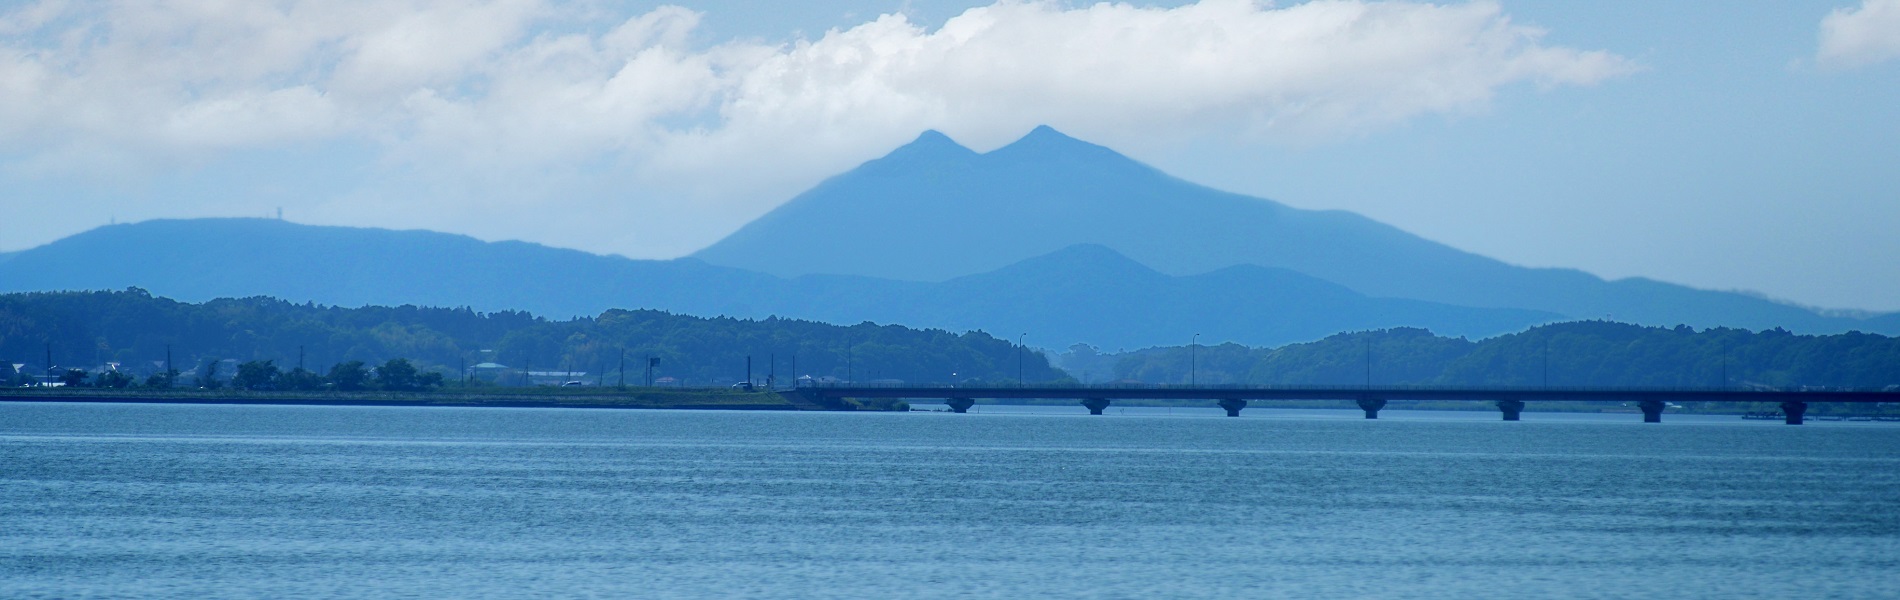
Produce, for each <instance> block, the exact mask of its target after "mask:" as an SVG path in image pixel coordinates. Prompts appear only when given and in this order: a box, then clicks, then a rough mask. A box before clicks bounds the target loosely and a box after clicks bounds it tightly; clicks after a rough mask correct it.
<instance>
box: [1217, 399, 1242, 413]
mask: <svg viewBox="0 0 1900 600" xmlns="http://www.w3.org/2000/svg"><path fill="white" fill-rule="evenodd" d="M1220 407H1221V409H1223V410H1226V411H1227V416H1229V417H1238V416H1240V409H1243V408H1247V401H1246V400H1237V399H1233V398H1229V399H1226V400H1222V401H1220Z"/></svg>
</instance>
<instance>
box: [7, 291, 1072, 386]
mask: <svg viewBox="0 0 1900 600" xmlns="http://www.w3.org/2000/svg"><path fill="white" fill-rule="evenodd" d="M48 355H50V357H49V356H48ZM748 358H749V359H750V362H751V364H752V373H751V375H752V377H753V379H755V380H759V381H763V380H764V379H765V378H766V377H768V376H776V378H777V379H778V380H779V381H780V382H789V381H790V380H791V379H792V378H795V377H798V376H810V377H813V378H836V379H840V380H843V379H851V380H855V381H867V380H879V379H888V380H903V381H908V382H926V383H942V382H965V383H973V382H981V381H991V382H1001V381H1010V382H1014V381H1017V380H1018V379H1019V378H1021V379H1024V380H1027V381H1052V380H1059V379H1061V378H1063V377H1064V374H1063V373H1062V372H1061V371H1058V370H1056V369H1054V368H1052V367H1051V366H1050V365H1049V361H1048V359H1047V358H1046V357H1045V356H1044V355H1043V354H1042V353H1040V352H1037V351H1034V350H1029V349H1025V348H1019V347H1017V346H1016V345H1015V344H1013V343H1011V342H1010V341H1008V340H1001V339H997V338H995V337H992V336H990V335H989V334H987V333H984V332H981V331H975V332H967V333H951V332H948V331H944V330H940V329H913V328H908V327H902V326H897V325H878V324H874V323H869V322H866V323H861V324H858V325H850V326H839V325H831V324H826V323H819V322H815V321H802V320H795V319H780V318H767V319H734V318H727V317H715V318H702V317H693V316H686V315H676V314H672V313H667V312H663V311H654V310H609V311H606V312H604V313H602V314H600V315H597V316H592V317H577V318H572V319H565V320H553V319H547V318H543V317H538V316H535V315H532V314H529V313H526V312H520V311H499V312H492V313H483V312H476V311H473V310H470V309H468V308H434V307H419V306H394V307H388V306H364V307H356V308H346V307H337V306H323V305H317V304H312V303H304V304H297V303H292V302H287V301H283V300H279V299H275V298H268V297H253V298H228V299H217V300H211V301H208V302H202V303H188V302H179V301H175V300H171V299H167V298H162V297H155V296H152V295H151V294H150V293H147V292H146V291H144V290H141V289H138V288H129V289H126V290H122V291H86V292H35V293H16V294H0V364H4V365H5V366H3V367H0V376H11V377H13V378H15V379H16V380H20V379H30V378H31V377H33V376H37V375H44V374H49V373H54V374H64V373H66V372H68V371H71V370H80V371H84V372H86V373H88V374H89V375H90V379H87V380H85V381H86V382H88V383H90V384H92V385H100V384H105V385H108V386H117V385H119V384H121V383H124V384H125V385H128V386H129V385H132V383H137V384H139V385H144V384H146V383H148V382H149V383H161V382H164V381H166V380H165V379H164V378H165V377H171V378H174V379H171V380H170V382H171V383H174V384H177V385H194V384H196V383H198V382H199V380H200V379H203V381H204V382H205V383H211V382H214V381H218V382H222V383H221V384H225V385H240V383H239V380H240V379H241V380H242V384H244V385H269V386H271V387H273V388H276V389H306V388H307V387H308V386H311V385H317V386H324V385H326V384H327V385H328V387H330V388H336V387H343V386H353V385H358V382H359V381H360V382H362V383H361V384H360V385H363V386H366V388H365V389H367V388H368V387H384V388H388V386H425V387H426V386H432V385H448V386H453V385H459V384H461V383H462V380H463V377H464V374H465V373H467V372H468V371H469V370H470V368H471V367H474V366H476V365H478V364H484V363H487V364H501V365H505V366H506V368H507V369H510V370H511V371H510V372H516V373H519V372H523V371H535V372H576V373H579V372H586V373H588V374H589V376H588V377H587V379H586V381H587V383H589V384H593V383H602V382H604V383H609V384H614V383H619V382H620V381H622V380H623V379H624V381H626V382H627V383H629V384H635V385H637V384H639V383H641V382H643V381H644V380H645V378H646V377H647V376H648V375H649V372H648V370H647V365H648V364H649V359H651V360H652V361H653V364H656V367H655V368H654V369H653V371H652V372H651V374H652V375H653V376H654V377H655V378H656V379H657V378H672V379H673V380H675V381H678V382H683V383H684V384H687V385H724V384H729V383H732V382H738V381H743V380H746V378H747V368H746V367H747V362H748ZM49 359H50V360H49ZM220 363H222V364H224V365H225V366H223V367H220V366H218V365H219V364H220ZM14 364H21V365H24V366H23V367H22V368H20V369H18V370H17V371H15V370H14V369H13V365H14ZM111 364H117V368H107V367H105V365H111ZM233 365H234V366H233ZM403 365H407V366H408V367H412V368H414V369H416V372H417V375H416V377H417V378H419V379H418V381H416V382H409V381H407V380H404V379H401V378H398V379H394V380H388V381H385V380H382V379H380V378H381V377H382V376H383V373H385V372H391V369H392V367H393V368H394V372H396V373H400V372H402V371H403V368H402V366H403ZM247 366H248V368H247ZM273 369H274V370H273ZM794 369H795V371H794ZM213 370H222V371H223V372H222V373H218V372H213ZM357 370H361V371H363V372H364V375H362V376H360V377H359V376H358V375H356V374H355V373H356V371H357ZM9 372H11V373H9ZM113 373H117V374H116V375H115V374H113ZM154 376H158V377H160V378H161V379H157V380H154V379H152V377H154ZM437 377H439V378H440V379H436V378H437ZM122 378H131V379H134V380H135V381H134V382H126V381H123V379H122ZM177 378H183V379H177ZM512 381H513V380H507V379H504V380H503V381H502V383H504V384H507V383H511V382H512ZM258 382H268V383H258ZM388 389H398V388H388Z"/></svg>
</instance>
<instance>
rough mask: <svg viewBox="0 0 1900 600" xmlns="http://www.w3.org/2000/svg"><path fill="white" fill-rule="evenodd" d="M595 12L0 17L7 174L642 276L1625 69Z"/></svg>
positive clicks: (1392, 36)
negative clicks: (753, 24)
mask: <svg viewBox="0 0 1900 600" xmlns="http://www.w3.org/2000/svg"><path fill="white" fill-rule="evenodd" d="M1884 4H1886V5H1892V4H1893V3H1891V2H1886V3H1884ZM1870 6H1871V5H1870ZM1871 10H1872V8H1864V9H1863V10H1862V12H1863V13H1864V12H1869V11H1871ZM600 14H601V12H600V7H599V6H597V5H593V4H563V3H557V2H553V1H552V0H286V1H283V2H271V3H260V2H246V1H243V0H156V1H153V2H136V3H113V4H109V5H104V6H100V5H93V4H86V5H83V6H80V5H68V4H64V3H59V2H52V1H47V2H40V3H34V4H29V5H26V6H25V7H23V8H19V9H16V10H15V11H14V12H11V13H7V14H5V15H4V16H0V36H4V37H0V146H5V147H8V148H11V149H14V150H13V151H12V152H11V153H9V154H8V155H7V158H5V159H0V160H7V161H10V164H8V165H7V168H8V169H9V170H11V171H12V172H13V173H14V175H13V176H16V177H18V176H22V175H20V173H23V172H27V171H32V172H35V173H42V174H44V173H54V174H57V173H61V172H64V173H96V172H98V169H99V167H100V165H101V164H107V163H109V164H137V165H146V166H148V167H150V166H151V165H157V167H155V168H158V169H160V170H163V169H167V168H180V167H178V165H181V164H190V163H193V162H197V161H214V160H217V159H218V158H219V157H220V156H225V155H227V154H229V153H232V152H240V151H248V150H269V149H280V148H284V147H294V146H296V145H299V144H310V143H329V142H342V143H352V144H361V145H364V146H367V147H369V148H373V149H374V151H375V152H376V157H375V159H374V160H376V161H379V162H380V163H381V164H383V165H384V167H385V168H386V169H388V171H387V172H386V173H384V175H383V176H380V177H376V178H372V179H370V180H366V181H364V182H362V184H361V186H360V189H359V190H358V191H356V192H354V193H349V194H343V195H338V196H334V197H324V198H312V199H309V200H308V201H309V202H310V203H311V204H312V208H311V210H310V211H309V213H308V214H317V215H321V216H322V218H324V219H326V220H332V221H336V222H356V223H363V222H382V223H392V224H398V225H405V226H419V227H431V228H439V229H453V230H462V231H469V232H472V233H477V234H480V235H485V236H487V237H497V238H499V237H509V238H523V239H533V240H539V241H547V242H550V243H557V244H560V245H567V246H578V247H584V248H587V249H591V250H597V251H618V252H624V253H628V254H634V255H656V254H668V253H678V252H684V251H688V250H691V249H692V248H693V247H695V246H697V245H702V244H705V243H708V242H710V241H712V239H713V238H714V237H716V236H717V235H718V234H720V233H723V232H724V231H728V230H730V229H732V228H733V227H736V226H737V224H738V223H739V222H740V221H741V220H742V219H744V218H746V217H749V216H751V215H755V214H757V213H758V212H761V211H763V210H766V209H767V208H769V207H770V205H771V204H772V203H775V202H777V201H781V200H783V199H784V198H786V197H788V196H789V195H790V194H791V193H794V192H796V191H797V190H798V188H800V187H802V186H805V185H809V184H810V183H812V182H814V181H816V180H817V179H819V178H822V177H824V176H827V175H829V174H832V173H834V172H836V171H838V170H841V169H844V168H847V167H849V166H850V165H852V164H854V163H856V162H858V161H861V160H864V159H866V158H869V157H871V156H875V155H876V154H878V153H880V152H882V151H884V150H887V149H888V148H890V147H891V146H892V145H894V144H896V143H899V142H902V141H904V140H906V139H908V138H909V137H911V136H914V135H916V133H917V132H918V131H920V130H922V129H926V128H935V129H940V130H944V131H946V132H948V133H950V134H951V135H952V136H954V137H957V138H958V139H960V140H964V141H965V142H967V143H971V144H972V145H975V146H979V147H982V146H994V145H1000V144H1002V143H1004V142H1006V141H1008V140H1009V139H1011V138H1013V137H1015V136H1017V135H1020V134H1021V133H1023V132H1025V131H1027V130H1028V129H1029V128H1030V127H1032V126H1034V125H1036V124H1042V123H1048V124H1053V125H1055V126H1057V127H1058V128H1061V129H1064V130H1066V131H1069V132H1071V133H1073V134H1077V135H1079V136H1081V137H1084V138H1090V139H1095V140H1099V141H1104V142H1108V143H1111V144H1116V143H1131V144H1132V143H1139V142H1140V141H1141V140H1146V139H1152V138H1154V137H1156V136H1157V135H1158V133H1157V132H1170V134H1171V135H1219V136H1233V137H1236V138H1237V139H1239V140H1241V141H1256V142H1257V141H1268V142H1271V141H1284V140H1298V141H1313V140H1320V141H1324V140H1326V139H1333V138H1337V137H1340V136H1352V135H1359V134H1363V133H1365V132H1371V131H1377V130H1378V129H1379V128H1382V127H1386V126H1390V125H1392V124H1395V123H1399V122H1403V121H1405V120H1407V119H1411V118H1414V117H1417V116H1420V115H1425V114H1434V113H1458V112H1464V111H1471V110H1479V109H1482V108H1483V107H1484V106H1485V105H1486V103H1487V102H1488V101H1489V99H1490V98H1492V97H1493V96H1494V95H1495V94H1496V93H1497V92H1498V90H1499V89H1500V88H1503V87H1505V86H1509V85H1514V84H1531V85H1536V86H1541V87H1553V86H1566V85H1591V84H1595V83H1597V82H1600V81H1603V80H1605V79H1607V78H1611V77H1615V76H1618V75H1621V74H1625V73H1628V72H1630V71H1631V70H1632V69H1633V66H1632V65H1631V63H1629V62H1628V61H1627V60H1625V59H1623V58H1620V57H1617V56H1614V55H1611V54H1608V53H1604V52H1595V51H1583V50H1577V49H1571V48H1564V47H1556V46H1550V45H1546V44H1544V43H1543V42H1542V41H1541V38H1542V32H1541V31H1540V30H1537V29H1535V28H1531V27H1526V26H1522V25H1518V24H1515V23H1512V22H1511V20H1510V19H1509V18H1508V17H1507V16H1506V15H1505V14H1504V13H1503V11H1502V10H1501V9H1500V7H1499V6H1498V5H1497V4H1496V3H1494V2H1474V3H1469V4H1455V5H1434V4H1421V3H1413V2H1361V1H1345V0H1329V1H1318V2H1310V3H1304V4H1297V5H1292V6H1287V7H1274V6H1271V5H1266V4H1261V3H1258V2H1254V1H1251V0H1205V1H1203V2H1200V3H1197V4H1192V5H1187V6H1181V7H1177V8H1143V7H1137V6H1132V5H1128V4H1109V3H1103V4H1096V5H1092V6H1087V7H1080V8H1071V7H1068V6H1066V5H1063V4H1058V3H1055V2H1021V1H1015V0H1003V1H1000V2H998V3H996V4H993V5H990V6H986V7H980V8H975V9H971V10H969V11H967V12H965V13H963V14H962V15H960V16H957V17H954V18H951V19H949V20H948V21H947V22H946V23H945V24H944V25H943V26H942V27H941V28H939V29H937V30H935V31H930V30H926V29H924V28H922V27H919V26H917V25H916V24H913V23H911V22H910V21H909V20H907V19H906V18H904V17H903V16H900V15H885V16H882V17H878V18H876V19H874V20H872V21H870V22H867V23H863V24H861V25H858V26H855V27H851V28H848V29H842V30H834V31H830V32H827V33H826V34H825V35H823V36H822V37H819V38H817V39H813V40H803V41H799V42H797V43H793V44H788V45H783V46H772V45H762V44H758V43H752V42H728V43H722V44H712V45H707V44H697V45H695V43H694V42H693V38H692V35H691V34H692V32H694V31H695V29H696V28H697V26H698V21H699V15H698V14H697V13H695V12H693V11H691V10H687V9H684V8H679V7H664V8H659V9H656V10H653V11H650V12H647V13H645V14H639V15H621V16H617V17H612V18H611V19H609V20H608V21H606V22H600V21H598V20H597V19H598V18H599V15H600ZM1833 19H1835V17H1830V21H1832V20H1833ZM499 182H505V184H504V183H499ZM550 206H558V207H561V208H563V209H565V210H570V211H577V212H581V213H584V214H592V215H597V217H596V218H592V219H588V222H587V223H585V224H582V225H580V226H579V227H581V228H582V229H583V230H584V231H581V232H579V233H575V232H574V231H573V230H572V228H573V227H575V226H574V225H572V224H563V225H561V226H560V227H561V228H562V229H561V230H559V231H556V230H554V229H553V227H554V226H552V225H550V226H548V227H549V229H545V230H544V229H538V228H537V227H540V225H538V224H537V223H535V222H533V221H532V220H523V219H519V218H516V217H515V216H514V215H518V214H520V211H521V210H523V209H535V208H545V207H550ZM451 207H452V210H450V208H451ZM366 215H375V216H377V217H379V219H377V220H374V221H371V220H368V219H366V218H365V216H366ZM635 215H640V216H648V217H650V216H653V215H665V216H667V217H669V223H668V224H666V225H650V226H645V225H639V224H637V221H639V219H635V218H634V216H635ZM445 220H446V221H445ZM646 220H647V221H652V220H653V219H646ZM682 223H684V225H682ZM643 227H644V229H643ZM588 240H595V241H588ZM605 240H616V241H605ZM4 241H5V240H0V242H4Z"/></svg>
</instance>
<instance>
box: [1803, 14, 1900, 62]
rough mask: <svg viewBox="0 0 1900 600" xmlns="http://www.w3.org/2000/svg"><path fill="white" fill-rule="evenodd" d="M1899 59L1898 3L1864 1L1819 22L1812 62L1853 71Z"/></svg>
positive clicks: (1899, 20)
mask: <svg viewBox="0 0 1900 600" xmlns="http://www.w3.org/2000/svg"><path fill="white" fill-rule="evenodd" d="M1897 58H1900V0H1865V1H1863V2H1861V4H1860V6H1859V7H1856V8H1851V9H1848V8H1839V9H1835V10H1834V12H1832V13H1828V15H1827V17H1826V18H1823V19H1821V49H1820V51H1819V52H1817V53H1816V54H1815V62H1816V63H1818V64H1820V65H1822V66H1826V67H1832V68H1853V67H1861V66H1866V65H1871V64H1875V63H1880V62H1886V61H1889V60H1894V59H1897Z"/></svg>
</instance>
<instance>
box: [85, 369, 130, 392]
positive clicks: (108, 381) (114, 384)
mask: <svg viewBox="0 0 1900 600" xmlns="http://www.w3.org/2000/svg"><path fill="white" fill-rule="evenodd" d="M133 381H134V380H133V379H132V376H131V375H127V374H125V373H123V372H120V371H116V370H115V371H106V372H104V373H100V374H99V379H98V381H96V382H94V385H97V386H99V387H102V388H113V389H125V388H127V387H130V386H131V385H132V382H133Z"/></svg>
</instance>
